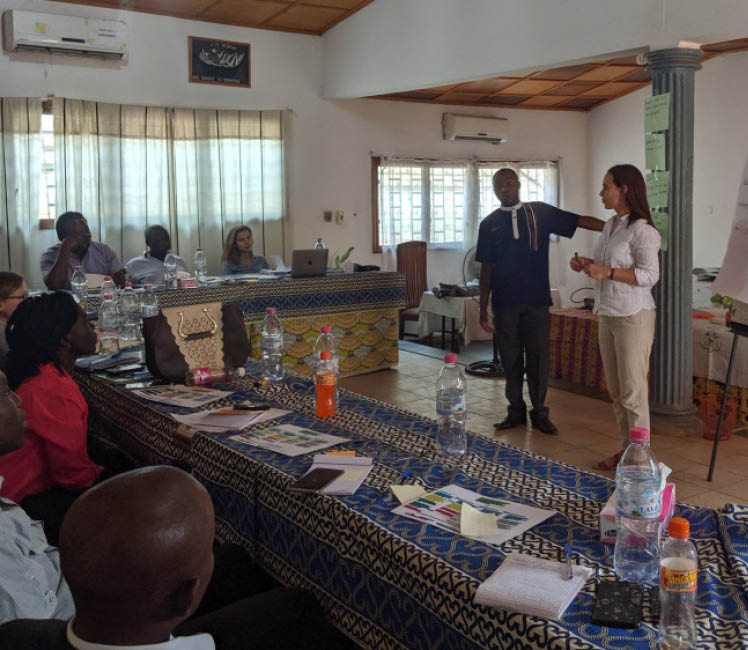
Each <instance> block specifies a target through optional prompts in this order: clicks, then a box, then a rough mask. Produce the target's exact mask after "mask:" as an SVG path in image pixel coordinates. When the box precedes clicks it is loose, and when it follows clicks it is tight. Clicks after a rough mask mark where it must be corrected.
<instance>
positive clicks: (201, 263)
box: [194, 248, 208, 287]
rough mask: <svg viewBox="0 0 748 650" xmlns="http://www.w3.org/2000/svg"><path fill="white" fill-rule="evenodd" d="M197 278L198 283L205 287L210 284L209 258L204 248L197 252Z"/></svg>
mask: <svg viewBox="0 0 748 650" xmlns="http://www.w3.org/2000/svg"><path fill="white" fill-rule="evenodd" d="M194 262H195V277H196V278H197V283H198V284H199V285H200V286H201V287H204V286H206V285H207V284H208V278H207V277H206V273H207V269H208V258H207V257H206V256H205V252H204V251H203V249H202V248H198V249H197V250H195V260H194Z"/></svg>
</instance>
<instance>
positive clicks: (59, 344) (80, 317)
mask: <svg viewBox="0 0 748 650" xmlns="http://www.w3.org/2000/svg"><path fill="white" fill-rule="evenodd" d="M7 339H8V347H9V348H10V352H9V354H8V372H7V375H8V383H9V384H10V387H11V388H12V389H14V390H15V391H16V393H17V394H18V396H19V397H20V398H21V401H22V404H23V410H24V411H25V412H26V437H25V440H24V443H23V447H21V449H19V450H18V451H14V452H12V453H10V454H6V455H5V456H3V457H2V458H0V476H3V477H5V480H4V481H3V485H2V488H1V489H0V495H1V496H4V497H6V498H9V499H12V500H14V501H18V502H20V504H21V506H23V508H24V509H25V510H26V512H27V513H28V514H29V515H30V516H31V517H32V518H38V519H42V520H43V521H44V522H45V529H46V530H47V535H48V537H50V534H51V536H52V537H55V535H56V533H55V530H54V529H55V528H57V524H58V523H60V522H61V521H62V517H63V516H64V511H65V510H67V506H69V505H70V503H72V501H73V500H74V498H75V496H76V495H77V494H78V493H80V492H81V491H83V490H85V489H86V488H89V487H91V485H93V483H94V481H96V479H97V477H98V476H99V474H100V472H101V470H102V468H101V467H99V466H98V465H96V464H95V463H94V462H93V461H92V460H91V459H90V458H89V457H88V450H87V433H88V405H87V404H86V401H85V400H84V399H83V395H81V392H80V390H79V389H78V386H77V384H76V383H75V381H73V378H72V377H71V376H70V373H71V372H72V370H73V365H74V363H75V359H76V358H77V357H79V356H82V355H86V354H93V352H94V351H95V350H96V334H95V333H94V331H93V327H91V325H90V324H89V322H88V321H87V320H86V316H85V314H84V313H83V311H82V310H81V309H80V307H79V306H78V305H77V303H76V302H75V300H73V297H72V296H71V295H70V294H67V293H50V294H45V295H42V296H38V297H36V298H29V299H28V300H25V301H24V302H22V303H21V304H20V305H19V306H18V308H17V309H16V310H15V312H14V313H13V316H12V317H11V319H10V320H9V321H8V328H7Z"/></svg>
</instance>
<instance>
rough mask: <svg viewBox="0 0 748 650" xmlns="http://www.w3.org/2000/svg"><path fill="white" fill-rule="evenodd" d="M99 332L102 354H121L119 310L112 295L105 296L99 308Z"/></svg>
mask: <svg viewBox="0 0 748 650" xmlns="http://www.w3.org/2000/svg"><path fill="white" fill-rule="evenodd" d="M99 332H100V334H99V351H100V352H101V354H115V353H117V352H119V309H118V308H117V303H116V302H114V296H113V295H112V294H111V293H107V294H105V295H104V300H103V301H102V303H101V306H100V307H99Z"/></svg>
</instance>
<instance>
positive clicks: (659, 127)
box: [644, 93, 670, 133]
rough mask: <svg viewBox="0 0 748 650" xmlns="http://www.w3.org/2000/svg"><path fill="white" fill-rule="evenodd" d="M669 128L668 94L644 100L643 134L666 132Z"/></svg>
mask: <svg viewBox="0 0 748 650" xmlns="http://www.w3.org/2000/svg"><path fill="white" fill-rule="evenodd" d="M669 128H670V93H663V94H662V95H655V96H654V97H648V98H647V99H645V100H644V132H645V133H652V132H653V131H667V130H668V129H669Z"/></svg>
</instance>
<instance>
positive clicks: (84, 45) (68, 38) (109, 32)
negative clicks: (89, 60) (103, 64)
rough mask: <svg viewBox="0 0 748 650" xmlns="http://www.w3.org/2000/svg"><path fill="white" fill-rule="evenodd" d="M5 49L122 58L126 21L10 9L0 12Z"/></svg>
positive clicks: (124, 50) (125, 46) (125, 38)
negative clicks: (1, 13)
mask: <svg viewBox="0 0 748 650" xmlns="http://www.w3.org/2000/svg"><path fill="white" fill-rule="evenodd" d="M3 36H4V39H5V49H6V50H8V51H10V52H18V51H24V50H26V51H29V50H31V51H46V52H62V53H66V54H79V55H84V56H85V55H87V56H95V57H101V58H106V59H123V58H124V57H125V56H126V55H127V23H126V22H125V21H123V20H100V19H98V18H81V17H80V16H59V15H56V14H43V13H38V12H35V11H19V10H17V9H13V10H11V11H6V12H5V13H4V14H3Z"/></svg>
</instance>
